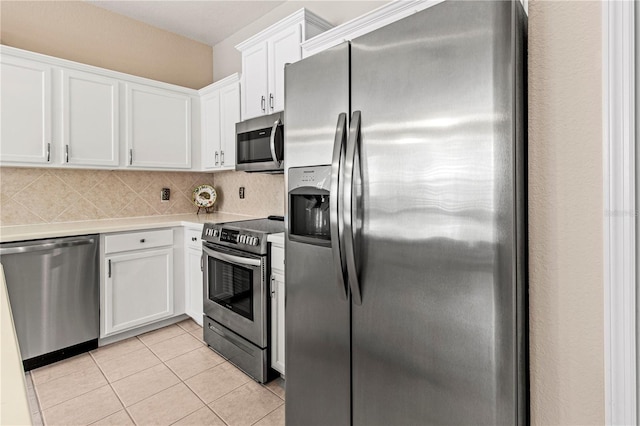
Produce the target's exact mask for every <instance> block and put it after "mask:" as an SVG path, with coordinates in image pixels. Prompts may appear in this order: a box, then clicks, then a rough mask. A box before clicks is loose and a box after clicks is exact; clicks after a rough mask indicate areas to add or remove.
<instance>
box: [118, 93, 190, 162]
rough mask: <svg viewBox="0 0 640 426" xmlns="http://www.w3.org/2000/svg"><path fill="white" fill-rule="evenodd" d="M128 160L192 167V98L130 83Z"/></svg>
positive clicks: (127, 126) (127, 104)
mask: <svg viewBox="0 0 640 426" xmlns="http://www.w3.org/2000/svg"><path fill="white" fill-rule="evenodd" d="M126 91H127V101H126V108H127V124H126V128H127V150H128V152H127V154H128V156H129V158H128V162H127V164H128V165H130V166H134V167H148V168H162V169H188V168H190V167H191V98H190V97H189V96H187V95H184V94H182V93H178V92H173V91H171V90H164V89H160V88H155V87H150V86H144V85H139V84H133V83H127V90H126Z"/></svg>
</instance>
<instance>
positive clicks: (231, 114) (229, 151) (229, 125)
mask: <svg viewBox="0 0 640 426" xmlns="http://www.w3.org/2000/svg"><path fill="white" fill-rule="evenodd" d="M238 121H240V87H239V86H238V83H234V84H232V85H229V86H228V87H224V88H223V89H221V90H220V151H221V153H220V166H221V167H223V168H228V169H233V168H235V166H236V123H237V122H238Z"/></svg>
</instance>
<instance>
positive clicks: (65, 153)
mask: <svg viewBox="0 0 640 426" xmlns="http://www.w3.org/2000/svg"><path fill="white" fill-rule="evenodd" d="M64 161H65V162H66V163H68V162H69V144H66V145H65V146H64Z"/></svg>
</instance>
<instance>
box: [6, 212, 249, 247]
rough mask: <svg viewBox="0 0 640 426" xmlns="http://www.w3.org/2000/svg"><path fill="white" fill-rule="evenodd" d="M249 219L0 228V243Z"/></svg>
mask: <svg viewBox="0 0 640 426" xmlns="http://www.w3.org/2000/svg"><path fill="white" fill-rule="evenodd" d="M249 219H255V217H254V216H245V215H239V214H231V213H210V214H200V215H196V214H195V213H192V214H180V215H170V216H148V217H133V218H124V219H103V220H87V221H81V222H64V223H43V224H37V225H16V226H2V227H0V242H8V241H24V240H36V239H41V238H55V237H71V236H74V235H88V234H104V233H109V232H122V231H135V230H141V229H153V228H165V227H167V228H168V227H174V226H188V225H203V224H204V223H205V222H213V223H220V222H233V221H238V220H249Z"/></svg>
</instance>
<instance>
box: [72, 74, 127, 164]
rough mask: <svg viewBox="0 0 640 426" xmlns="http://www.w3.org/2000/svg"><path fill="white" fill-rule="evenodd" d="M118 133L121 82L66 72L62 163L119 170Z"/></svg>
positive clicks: (93, 75)
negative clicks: (114, 167)
mask: <svg viewBox="0 0 640 426" xmlns="http://www.w3.org/2000/svg"><path fill="white" fill-rule="evenodd" d="M118 132H119V128H118V81H117V80H114V79H111V78H106V77H102V76H98V75H95V74H89V73H85V72H81V71H75V70H63V71H62V140H63V144H64V147H63V150H62V151H63V152H62V155H63V158H62V163H64V164H79V165H87V166H117V165H118V163H119V157H118V139H119V137H118Z"/></svg>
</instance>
